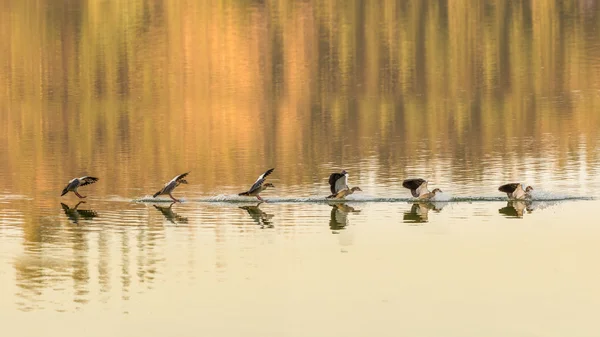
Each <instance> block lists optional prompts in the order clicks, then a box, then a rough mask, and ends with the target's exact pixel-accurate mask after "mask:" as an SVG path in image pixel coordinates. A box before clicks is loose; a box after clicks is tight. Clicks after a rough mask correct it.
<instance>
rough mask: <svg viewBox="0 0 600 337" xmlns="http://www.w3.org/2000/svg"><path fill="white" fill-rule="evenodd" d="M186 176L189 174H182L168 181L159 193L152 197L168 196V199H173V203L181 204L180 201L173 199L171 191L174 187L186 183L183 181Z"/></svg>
mask: <svg viewBox="0 0 600 337" xmlns="http://www.w3.org/2000/svg"><path fill="white" fill-rule="evenodd" d="M188 174H190V173H189V172H186V173H182V174H180V175H178V176H176V177H175V178H173V179H171V181H169V182H168V183H166V184H165V187H163V188H162V189H161V190H160V191H158V192H156V193H154V195H153V197H154V198H156V197H157V196H159V195H163V194H168V195H169V197H171V199H173V201H175V202H181V201H180V200H178V199H175V198H174V197H173V195H172V194H171V193H173V190H174V189H175V187H177V186H179V185H180V184H187V183H188V182H187V180H185V179H183V178H185V176H187V175H188Z"/></svg>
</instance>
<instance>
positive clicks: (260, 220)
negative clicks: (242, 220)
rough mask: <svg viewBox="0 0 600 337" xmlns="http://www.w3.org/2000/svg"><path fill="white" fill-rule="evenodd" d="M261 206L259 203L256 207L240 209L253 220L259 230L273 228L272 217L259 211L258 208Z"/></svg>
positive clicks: (242, 207)
mask: <svg viewBox="0 0 600 337" xmlns="http://www.w3.org/2000/svg"><path fill="white" fill-rule="evenodd" d="M261 204H262V202H259V203H258V204H256V206H240V208H241V209H243V210H245V211H246V212H248V214H249V215H250V217H251V218H252V220H254V222H256V224H257V225H259V226H260V228H265V227H266V228H273V224H272V222H271V219H273V217H274V215H273V214H268V213H266V212H264V211H263V210H262V209H260V208H259V206H260V205H261Z"/></svg>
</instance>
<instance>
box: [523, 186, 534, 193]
mask: <svg viewBox="0 0 600 337" xmlns="http://www.w3.org/2000/svg"><path fill="white" fill-rule="evenodd" d="M531 191H533V187H531V186H527V188H526V189H525V192H531Z"/></svg>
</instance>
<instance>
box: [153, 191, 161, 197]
mask: <svg viewBox="0 0 600 337" xmlns="http://www.w3.org/2000/svg"><path fill="white" fill-rule="evenodd" d="M160 192H161V191H158V192H156V193H154V195H153V196H152V197H153V198H156V197H158V196H159V195H160Z"/></svg>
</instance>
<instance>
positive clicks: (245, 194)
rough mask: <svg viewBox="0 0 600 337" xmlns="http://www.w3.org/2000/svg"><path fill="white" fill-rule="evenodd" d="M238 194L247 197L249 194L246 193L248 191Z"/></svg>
mask: <svg viewBox="0 0 600 337" xmlns="http://www.w3.org/2000/svg"><path fill="white" fill-rule="evenodd" d="M238 195H239V196H246V197H248V196H250V193H248V192H242V193H239V194H238Z"/></svg>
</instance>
